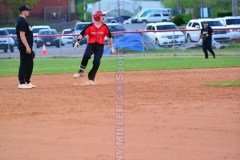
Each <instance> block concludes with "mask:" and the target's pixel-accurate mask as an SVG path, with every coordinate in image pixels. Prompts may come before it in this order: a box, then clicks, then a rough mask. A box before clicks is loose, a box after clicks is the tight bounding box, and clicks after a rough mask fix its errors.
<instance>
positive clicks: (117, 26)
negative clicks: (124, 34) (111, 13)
mask: <svg viewBox="0 0 240 160" xmlns="http://www.w3.org/2000/svg"><path fill="white" fill-rule="evenodd" d="M106 25H107V26H108V28H109V30H110V32H111V33H113V32H120V31H126V29H125V27H124V26H123V25H122V24H121V23H106ZM119 35H120V34H112V38H115V37H116V36H119ZM107 43H108V38H107V37H105V44H107Z"/></svg>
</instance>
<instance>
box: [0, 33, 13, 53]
mask: <svg viewBox="0 0 240 160" xmlns="http://www.w3.org/2000/svg"><path fill="white" fill-rule="evenodd" d="M8 36H9V33H8V32H7V30H5V29H0V49H1V50H3V51H4V52H5V53H7V51H8V49H10V51H11V52H14V40H13V38H11V37H8Z"/></svg>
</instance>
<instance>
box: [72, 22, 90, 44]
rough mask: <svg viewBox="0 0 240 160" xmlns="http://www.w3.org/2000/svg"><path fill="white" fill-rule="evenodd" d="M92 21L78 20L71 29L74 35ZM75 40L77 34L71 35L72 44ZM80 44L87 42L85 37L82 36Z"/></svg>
mask: <svg viewBox="0 0 240 160" xmlns="http://www.w3.org/2000/svg"><path fill="white" fill-rule="evenodd" d="M91 23H92V22H78V23H76V24H75V27H74V29H73V33H74V34H75V35H79V34H80V33H81V31H82V30H83V29H84V28H85V27H87V26H88V25H89V24H91ZM76 41H77V36H74V37H73V45H74V43H75V42H76ZM80 44H87V37H84V38H83V39H82V40H81V43H80Z"/></svg>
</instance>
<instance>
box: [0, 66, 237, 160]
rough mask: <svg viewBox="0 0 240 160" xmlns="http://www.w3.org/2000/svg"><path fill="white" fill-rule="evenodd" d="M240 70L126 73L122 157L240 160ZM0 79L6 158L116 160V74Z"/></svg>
mask: <svg viewBox="0 0 240 160" xmlns="http://www.w3.org/2000/svg"><path fill="white" fill-rule="evenodd" d="M236 79H240V68H225V69H194V70H173V71H144V72H126V73H125V75H124V84H125V87H124V134H125V143H124V159H126V160H239V159H240V87H221V88H218V87H206V86H202V85H201V84H202V83H204V82H211V81H219V80H236ZM32 80H33V82H34V84H36V85H37V86H38V88H36V89H32V90H19V89H17V84H16V83H17V77H0V159H1V160H114V159H115V121H116V118H115V106H116V97H115V95H116V80H115V73H99V74H98V76H97V81H98V83H99V84H98V85H97V86H89V87H76V86H72V83H75V82H79V81H83V80H79V79H78V80H75V79H73V78H72V75H70V74H64V75H33V79H32Z"/></svg>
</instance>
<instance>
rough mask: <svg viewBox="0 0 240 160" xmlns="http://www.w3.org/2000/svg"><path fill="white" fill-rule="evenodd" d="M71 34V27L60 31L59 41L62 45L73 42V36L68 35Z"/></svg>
mask: <svg viewBox="0 0 240 160" xmlns="http://www.w3.org/2000/svg"><path fill="white" fill-rule="evenodd" d="M71 34H72V29H64V30H63V31H62V36H61V42H62V44H63V45H65V44H69V43H70V44H72V43H73V36H70V35H71ZM66 35H67V36H66Z"/></svg>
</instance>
